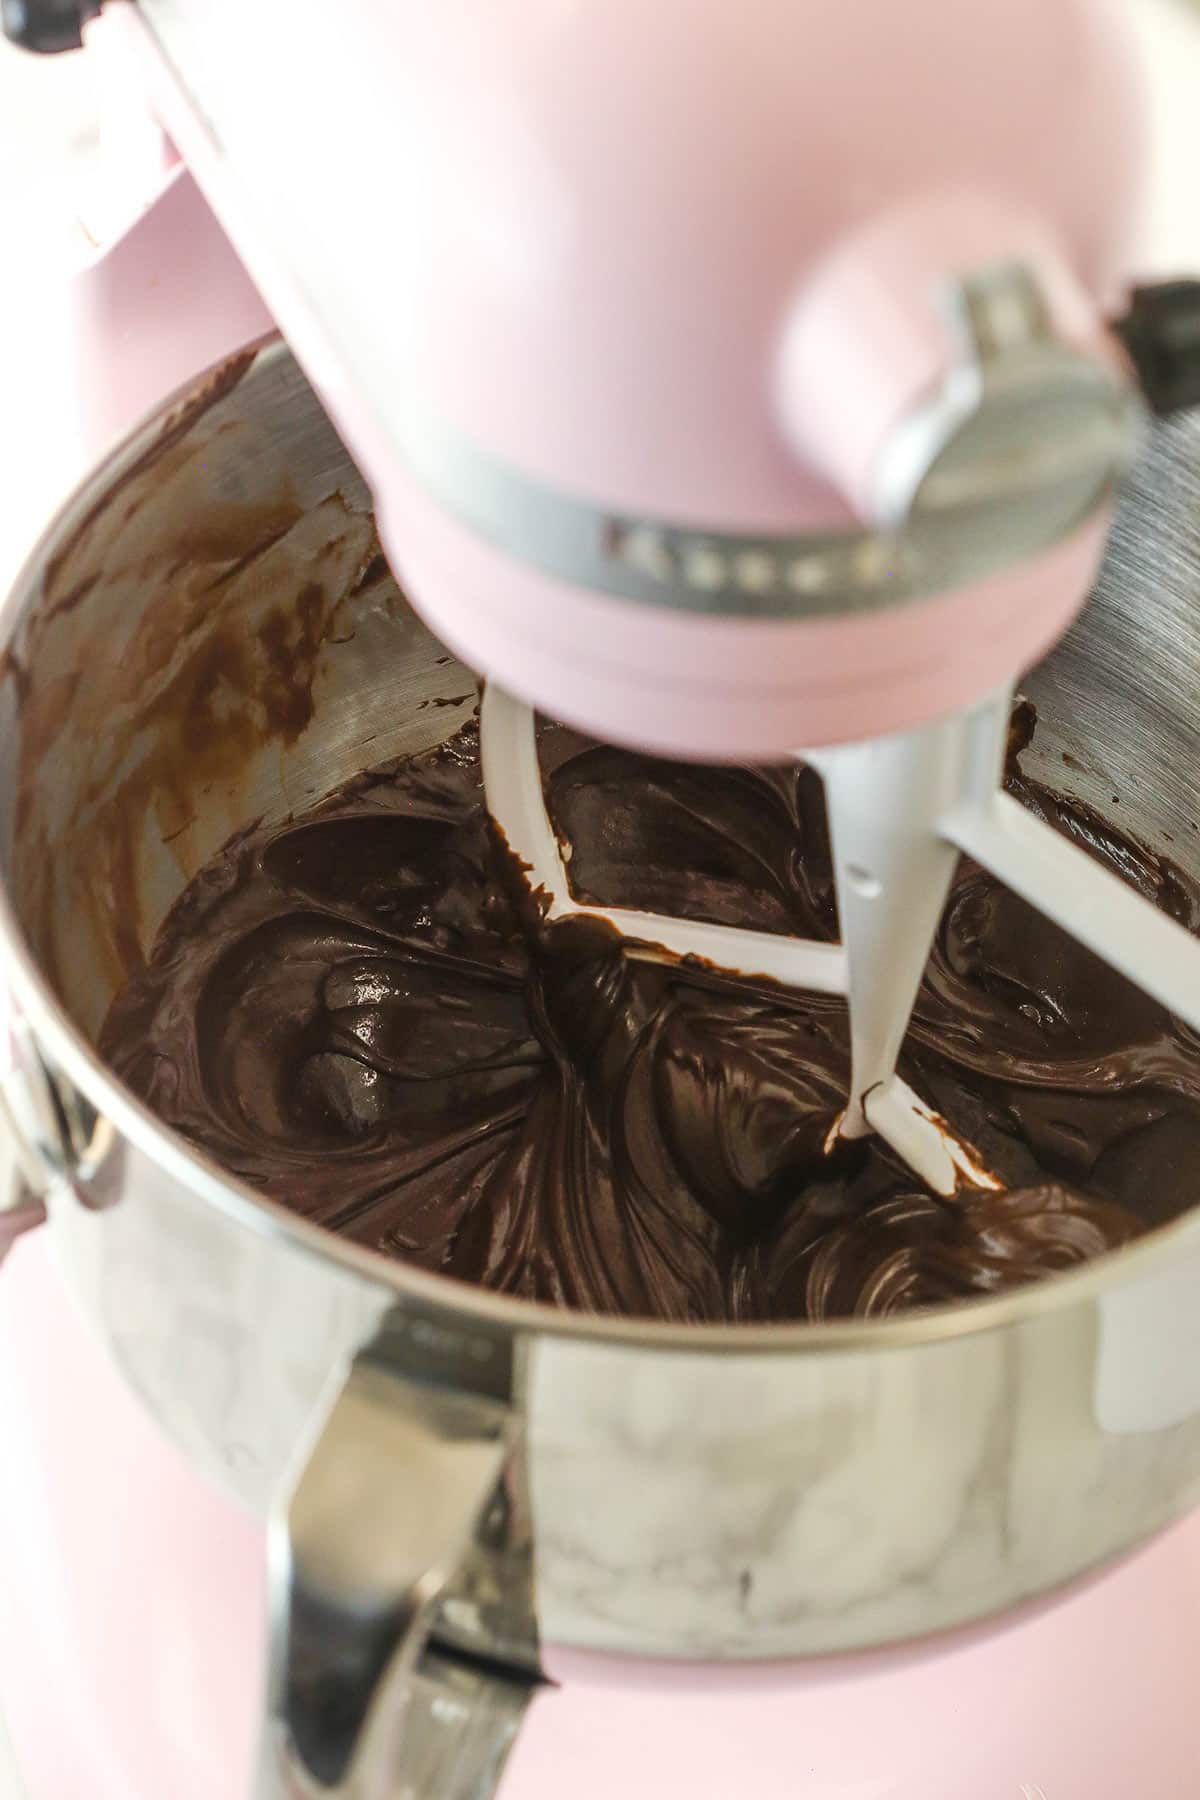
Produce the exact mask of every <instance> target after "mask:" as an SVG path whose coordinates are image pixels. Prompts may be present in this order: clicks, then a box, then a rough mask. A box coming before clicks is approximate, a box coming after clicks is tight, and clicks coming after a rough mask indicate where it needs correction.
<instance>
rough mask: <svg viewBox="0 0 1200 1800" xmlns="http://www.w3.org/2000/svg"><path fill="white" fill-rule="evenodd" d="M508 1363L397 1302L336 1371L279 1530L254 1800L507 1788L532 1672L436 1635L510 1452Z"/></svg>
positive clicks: (513, 1421) (348, 1799)
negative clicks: (502, 1778)
mask: <svg viewBox="0 0 1200 1800" xmlns="http://www.w3.org/2000/svg"><path fill="white" fill-rule="evenodd" d="M511 1364H512V1346H511V1343H510V1341H509V1340H508V1339H507V1337H502V1336H500V1335H499V1334H494V1333H490V1332H488V1331H487V1330H486V1329H484V1330H482V1331H481V1330H479V1329H478V1328H476V1327H475V1326H473V1325H472V1326H462V1325H461V1324H460V1323H459V1322H458V1320H457V1319H455V1320H450V1319H449V1316H448V1315H447V1316H444V1317H443V1318H441V1319H435V1318H434V1317H433V1316H432V1315H426V1314H422V1313H420V1312H419V1311H417V1310H414V1309H413V1308H411V1307H408V1306H403V1307H397V1308H395V1309H394V1311H393V1312H392V1313H391V1314H389V1316H388V1320H387V1321H386V1323H385V1325H384V1327H383V1329H382V1330H381V1331H380V1332H379V1334H378V1335H377V1336H376V1338H375V1339H374V1340H373V1341H372V1342H371V1344H369V1345H368V1346H367V1348H366V1349H365V1350H363V1351H360V1352H359V1354H358V1356H357V1357H356V1358H355V1359H354V1361H353V1363H352V1364H351V1366H350V1369H349V1372H348V1374H344V1375H343V1374H339V1378H338V1382H337V1384H336V1392H335V1395H334V1398H333V1400H332V1404H331V1405H330V1406H329V1408H328V1410H327V1412H326V1413H325V1416H324V1420H323V1423H321V1424H320V1426H319V1428H318V1430H317V1433H316V1435H315V1438H314V1439H313V1440H312V1442H311V1447H309V1448H308V1449H307V1454H306V1455H305V1456H304V1460H303V1464H302V1467H301V1468H300V1470H299V1473H298V1474H297V1476H296V1477H295V1479H294V1480H293V1481H292V1482H290V1483H289V1484H287V1486H286V1490H285V1492H284V1493H283V1494H282V1495H281V1497H280V1499H279V1500H278V1501H277V1503H276V1506H275V1508H274V1509H273V1512H272V1516H271V1520H270V1523H269V1526H268V1593H269V1605H270V1609H271V1620H270V1634H269V1644H270V1649H269V1670H268V1686H267V1701H266V1719H265V1724H264V1729H263V1735H262V1742H261V1747H260V1758H259V1771H258V1789H257V1794H258V1800H317V1797H318V1796H319V1797H320V1800H390V1796H392V1795H394V1794H395V1793H396V1792H397V1785H396V1784H397V1781H398V1779H399V1778H400V1777H401V1775H402V1774H403V1775H408V1773H409V1772H410V1771H411V1772H412V1773H413V1774H414V1776H417V1775H418V1772H419V1781H417V1782H415V1783H414V1785H413V1787H412V1791H413V1792H420V1793H426V1792H429V1793H435V1792H436V1793H437V1794H438V1795H439V1797H443V1796H444V1797H445V1800H453V1796H458V1795H464V1796H465V1795H467V1794H470V1795H471V1796H480V1797H482V1796H483V1795H485V1794H490V1793H493V1792H494V1791H495V1782H496V1781H497V1780H498V1779H499V1774H500V1770H501V1768H502V1766H503V1763H504V1760H505V1757H506V1755H507V1752H508V1748H509V1746H510V1744H511V1742H512V1740H513V1737H514V1736H515V1733H516V1729H517V1726H518V1724H519V1722H520V1718H521V1715H522V1713H523V1711H524V1707H525V1705H526V1703H527V1701H528V1699H529V1697H530V1695H531V1693H532V1692H533V1691H534V1687H535V1685H536V1676H534V1675H533V1673H532V1672H531V1670H530V1669H527V1670H525V1671H522V1670H520V1669H516V1668H511V1669H504V1668H500V1667H491V1668H489V1667H487V1666H486V1665H484V1666H481V1665H480V1664H478V1663H476V1662H473V1661H472V1662H468V1661H461V1662H460V1661H459V1660H458V1658H457V1657H456V1656H455V1655H454V1653H453V1651H452V1650H450V1649H447V1648H446V1647H444V1646H432V1645H430V1644H429V1642H428V1640H429V1634H430V1627H431V1624H433V1622H434V1618H435V1615H436V1611H437V1603H438V1601H439V1598H440V1597H441V1596H442V1593H443V1590H444V1589H445V1588H446V1586H447V1584H448V1583H449V1582H450V1581H451V1578H452V1577H453V1576H454V1575H455V1573H456V1570H457V1569H458V1567H459V1565H460V1563H461V1562H462V1561H463V1559H464V1557H465V1556H466V1554H467V1552H468V1551H469V1550H470V1548H471V1546H472V1544H473V1542H474V1541H476V1539H477V1535H478V1533H479V1531H480V1527H481V1525H482V1524H483V1522H484V1520H485V1516H487V1515H488V1514H489V1513H490V1511H491V1509H492V1504H493V1502H494V1501H496V1499H497V1493H498V1489H501V1488H502V1484H503V1483H504V1479H505V1473H506V1468H507V1466H508V1465H509V1463H510V1459H511V1458H512V1457H513V1454H514V1449H515V1445H516V1436H517V1414H516V1412H515V1410H514V1409H513V1407H512V1406H511V1404H510V1395H509V1388H510V1385H511ZM468 1718H469V1720H470V1729H464V1721H466V1720H467V1719H468ZM431 1782H432V1785H430V1783H431ZM400 1791H409V1790H408V1789H407V1788H406V1786H405V1783H404V1781H401V1783H400Z"/></svg>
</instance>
